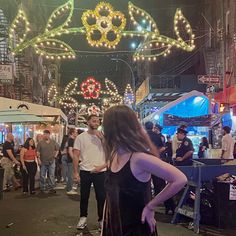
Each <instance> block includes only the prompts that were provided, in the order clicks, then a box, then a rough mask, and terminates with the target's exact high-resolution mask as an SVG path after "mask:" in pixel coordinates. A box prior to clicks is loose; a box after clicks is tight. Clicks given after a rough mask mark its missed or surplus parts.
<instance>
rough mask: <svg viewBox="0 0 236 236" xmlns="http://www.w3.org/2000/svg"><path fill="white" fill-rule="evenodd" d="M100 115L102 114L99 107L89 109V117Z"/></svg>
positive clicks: (94, 106)
mask: <svg viewBox="0 0 236 236" xmlns="http://www.w3.org/2000/svg"><path fill="white" fill-rule="evenodd" d="M100 114H101V109H100V108H99V107H98V106H96V105H92V106H90V107H88V115H96V116H99V115H100Z"/></svg>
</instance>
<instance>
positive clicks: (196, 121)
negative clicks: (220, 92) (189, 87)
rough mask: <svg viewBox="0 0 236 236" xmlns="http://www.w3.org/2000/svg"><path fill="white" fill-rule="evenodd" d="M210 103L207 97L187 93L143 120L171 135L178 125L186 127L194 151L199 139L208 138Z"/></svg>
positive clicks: (201, 94) (193, 92)
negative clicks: (157, 125) (159, 126)
mask: <svg viewBox="0 0 236 236" xmlns="http://www.w3.org/2000/svg"><path fill="white" fill-rule="evenodd" d="M210 112H211V111H210V103H209V99H208V97H206V96H205V95H204V94H203V93H200V92H198V91H195V90H194V91H192V92H189V93H187V94H185V95H183V96H182V97H180V98H178V99H177V100H175V101H173V102H170V103H168V104H167V105H166V106H164V107H162V108H161V109H159V110H157V111H156V112H154V113H152V114H151V115H149V116H147V117H146V118H144V119H143V123H145V122H146V121H152V122H153V123H154V124H156V123H158V124H160V125H161V126H163V130H162V133H163V134H166V135H167V134H168V135H173V134H174V133H175V132H176V129H177V127H178V126H179V125H180V124H186V125H187V126H188V137H190V138H191V139H192V142H193V145H194V149H195V151H196V150H198V145H199V143H200V140H201V137H203V136H206V137H208V133H209V126H211V116H210Z"/></svg>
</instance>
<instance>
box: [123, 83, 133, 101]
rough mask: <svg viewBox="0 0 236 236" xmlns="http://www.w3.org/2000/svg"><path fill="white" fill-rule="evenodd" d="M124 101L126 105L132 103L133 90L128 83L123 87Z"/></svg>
mask: <svg viewBox="0 0 236 236" xmlns="http://www.w3.org/2000/svg"><path fill="white" fill-rule="evenodd" d="M124 103H125V104H127V105H132V104H133V103H134V92H133V90H132V88H131V86H130V84H127V86H126V89H125V94H124Z"/></svg>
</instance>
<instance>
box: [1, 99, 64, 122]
mask: <svg viewBox="0 0 236 236" xmlns="http://www.w3.org/2000/svg"><path fill="white" fill-rule="evenodd" d="M9 109H12V110H25V111H27V112H28V113H30V114H33V115H36V116H41V117H44V118H45V119H46V120H47V121H49V122H50V121H54V122H55V121H60V118H62V119H63V120H64V121H65V123H67V117H66V115H65V114H64V113H63V112H62V110H61V109H58V108H54V107H49V106H43V105H39V104H34V103H30V102H25V101H19V100H15V99H10V98H5V97H0V110H9Z"/></svg>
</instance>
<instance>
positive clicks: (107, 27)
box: [82, 2, 126, 48]
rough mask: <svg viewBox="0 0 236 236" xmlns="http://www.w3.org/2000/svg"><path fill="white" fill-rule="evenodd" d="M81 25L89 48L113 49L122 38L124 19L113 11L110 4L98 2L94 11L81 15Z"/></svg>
mask: <svg viewBox="0 0 236 236" xmlns="http://www.w3.org/2000/svg"><path fill="white" fill-rule="evenodd" d="M82 23H83V25H84V26H85V28H86V32H87V33H86V34H87V40H88V43H89V44H90V45H91V46H96V47H99V46H104V47H108V48H115V46H116V45H117V44H118V43H119V42H120V39H121V37H122V31H123V30H124V28H125V26H126V19H125V16H124V14H122V13H121V12H119V11H114V10H113V7H112V5H111V4H109V3H106V2H100V3H99V4H98V5H97V6H96V8H95V10H94V11H92V10H88V11H86V12H84V13H83V15H82Z"/></svg>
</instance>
